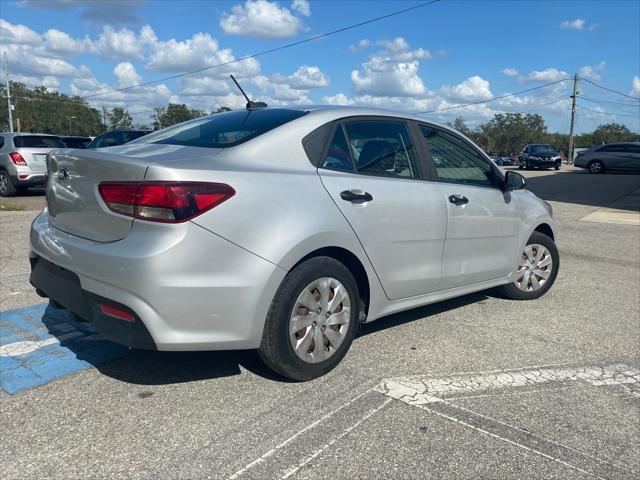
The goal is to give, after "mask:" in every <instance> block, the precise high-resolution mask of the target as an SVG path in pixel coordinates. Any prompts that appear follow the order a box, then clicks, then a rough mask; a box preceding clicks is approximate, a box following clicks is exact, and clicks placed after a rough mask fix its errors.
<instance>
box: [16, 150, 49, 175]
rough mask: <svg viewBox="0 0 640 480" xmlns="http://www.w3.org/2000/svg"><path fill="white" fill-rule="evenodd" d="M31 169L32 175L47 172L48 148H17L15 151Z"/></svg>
mask: <svg viewBox="0 0 640 480" xmlns="http://www.w3.org/2000/svg"><path fill="white" fill-rule="evenodd" d="M16 151H17V152H18V153H19V154H20V155H22V158H24V160H25V162H27V166H28V167H29V168H30V169H31V171H32V172H33V173H44V172H46V171H47V154H48V153H49V152H50V151H51V149H50V148H19V149H17V150H16Z"/></svg>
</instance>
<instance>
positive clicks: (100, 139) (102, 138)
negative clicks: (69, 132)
mask: <svg viewBox="0 0 640 480" xmlns="http://www.w3.org/2000/svg"><path fill="white" fill-rule="evenodd" d="M148 133H151V130H129V129H118V130H111V131H109V132H105V133H103V134H101V135H98V136H97V137H96V138H94V139H93V140H92V141H91V143H90V144H89V145H88V146H87V148H104V147H115V146H118V145H124V144H125V143H128V142H130V141H132V140H135V139H136V138H140V137H142V136H144V135H147V134H148Z"/></svg>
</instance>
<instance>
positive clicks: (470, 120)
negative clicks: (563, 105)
mask: <svg viewBox="0 0 640 480" xmlns="http://www.w3.org/2000/svg"><path fill="white" fill-rule="evenodd" d="M566 100H569V97H567V96H565V95H563V96H562V97H555V98H553V99H551V100H549V101H547V102H542V103H536V104H534V105H529V106H528V108H525V109H524V110H518V111H511V112H507V111H506V110H500V113H504V114H519V113H520V114H521V113H528V112H530V111H532V110H535V109H537V108H540V107H544V106H546V105H552V104H555V103H560V102H564V101H566ZM485 118H486V117H484V116H482V117H473V118H465V119H464V121H465V122H475V121H476V120H484V119H485Z"/></svg>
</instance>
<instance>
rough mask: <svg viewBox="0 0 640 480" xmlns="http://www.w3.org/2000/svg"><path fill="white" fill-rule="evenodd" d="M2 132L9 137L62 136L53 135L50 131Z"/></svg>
mask: <svg viewBox="0 0 640 480" xmlns="http://www.w3.org/2000/svg"><path fill="white" fill-rule="evenodd" d="M0 134H2V135H6V136H7V137H24V136H31V135H37V136H39V137H58V138H60V135H52V134H50V133H32V132H0Z"/></svg>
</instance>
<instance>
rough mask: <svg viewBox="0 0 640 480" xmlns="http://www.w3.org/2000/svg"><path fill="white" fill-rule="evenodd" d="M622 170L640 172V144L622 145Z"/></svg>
mask: <svg viewBox="0 0 640 480" xmlns="http://www.w3.org/2000/svg"><path fill="white" fill-rule="evenodd" d="M620 169H621V170H626V171H638V170H640V144H638V145H635V144H633V143H625V144H623V145H622V154H621V161H620Z"/></svg>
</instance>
